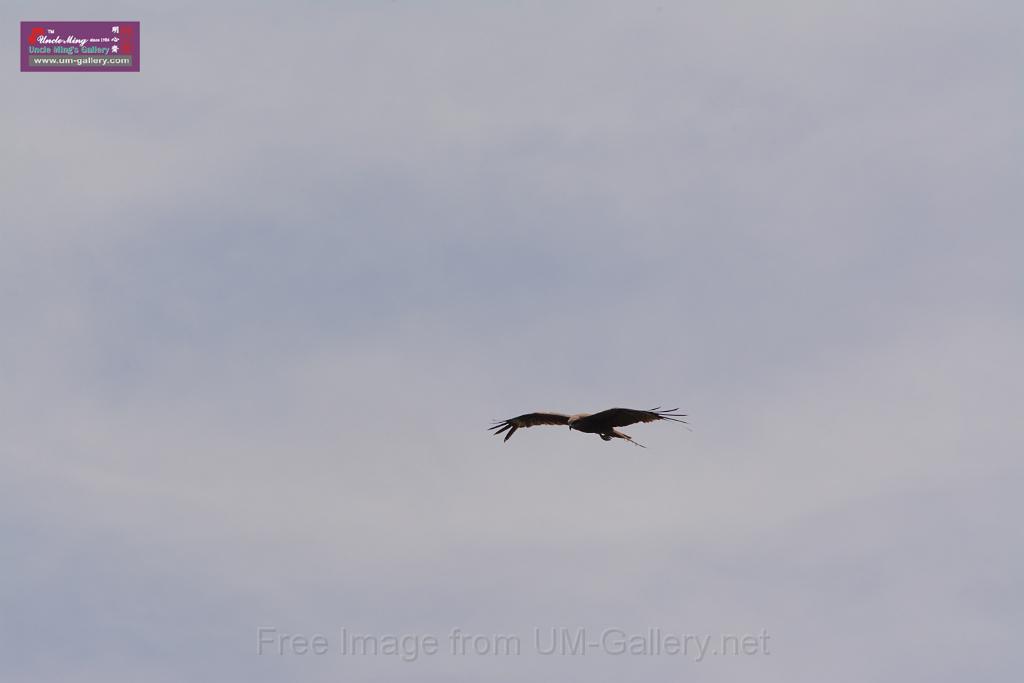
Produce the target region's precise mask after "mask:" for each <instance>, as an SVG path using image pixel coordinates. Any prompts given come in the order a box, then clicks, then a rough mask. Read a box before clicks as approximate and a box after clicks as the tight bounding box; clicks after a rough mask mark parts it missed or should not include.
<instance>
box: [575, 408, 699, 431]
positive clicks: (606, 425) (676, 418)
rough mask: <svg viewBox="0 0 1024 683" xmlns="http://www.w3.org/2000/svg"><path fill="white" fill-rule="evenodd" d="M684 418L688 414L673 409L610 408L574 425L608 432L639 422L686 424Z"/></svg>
mask: <svg viewBox="0 0 1024 683" xmlns="http://www.w3.org/2000/svg"><path fill="white" fill-rule="evenodd" d="M683 417H686V414H685V413H680V412H679V409H678V408H672V409H671V410H662V409H661V408H660V407H658V408H654V409H652V410H633V409H631V408H609V409H608V410H602V411H601V412H600V413H594V414H593V415H589V416H587V417H584V418H581V419H580V420H578V421H577V422H575V423H574V424H579V425H581V426H586V427H589V428H592V429H595V430H597V431H607V430H609V429H614V428H615V427H626V426H627V425H631V424H636V423H637V422H655V421H656V420H672V421H673V422H682V423H683V424H686V420H682V419H680V418H683Z"/></svg>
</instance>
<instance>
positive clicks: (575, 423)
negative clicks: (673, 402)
mask: <svg viewBox="0 0 1024 683" xmlns="http://www.w3.org/2000/svg"><path fill="white" fill-rule="evenodd" d="M683 417H686V414H685V413H680V412H679V409H678V408H672V409H671V410H662V409H661V408H660V407H658V408H654V409H652V410H632V409H630V408H609V409H608V410H602V411H601V412H600V413H594V414H593V415H591V414H590V413H580V414H578V415H562V414H561V413H527V414H526V415H520V416H519V417H512V418H509V419H507V420H500V421H498V422H495V424H494V426H493V427H489V428H488V429H493V430H495V431H494V433H495V434H501V433H502V432H504V431H506V430H507V431H508V434H506V435H505V441H508V440H509V439H510V438H512V435H513V434H515V433H516V430H517V429H521V428H523V427H536V426H537V425H569V429H570V430H573V429H575V430H576V431H577V432H586V433H587V434H597V435H598V436H600V437H601V438H602V439H604V440H605V441H611V440H612V439H625V440H626V441H628V442H630V443H631V444H634V445H636V446H640V447H641V448H646V446H644V445H643V444H640V443H637V442H636V441H633V439H632V438H630V436H629V435H628V434H623V433H622V432H620V431H619V430H617V429H616V427H625V426H627V425H631V424H636V423H637V422H655V421H657V420H672V421H673V422H682V423H683V424H686V420H682V419H680V418H683Z"/></svg>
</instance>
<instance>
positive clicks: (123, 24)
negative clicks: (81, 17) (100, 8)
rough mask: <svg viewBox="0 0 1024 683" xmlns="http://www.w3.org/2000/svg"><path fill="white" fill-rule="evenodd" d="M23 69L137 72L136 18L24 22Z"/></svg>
mask: <svg viewBox="0 0 1024 683" xmlns="http://www.w3.org/2000/svg"><path fill="white" fill-rule="evenodd" d="M20 45H21V49H20V52H21V70H22V71H138V70H139V22H137V21H23V22H21V41H20Z"/></svg>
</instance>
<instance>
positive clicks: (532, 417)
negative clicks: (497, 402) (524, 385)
mask: <svg viewBox="0 0 1024 683" xmlns="http://www.w3.org/2000/svg"><path fill="white" fill-rule="evenodd" d="M566 424H569V416H568V415H562V414H561V413H527V414H526V415H520V416H519V417H512V418H509V419H507V420H501V421H499V422H496V423H494V426H493V427H488V429H493V430H496V431H495V432H494V433H495V434H501V433H502V432H503V431H505V430H506V429H507V430H508V434H506V435H505V441H508V440H509V439H510V438H512V435H513V434H515V433H516V430H517V429H519V428H521V427H536V426H537V425H566Z"/></svg>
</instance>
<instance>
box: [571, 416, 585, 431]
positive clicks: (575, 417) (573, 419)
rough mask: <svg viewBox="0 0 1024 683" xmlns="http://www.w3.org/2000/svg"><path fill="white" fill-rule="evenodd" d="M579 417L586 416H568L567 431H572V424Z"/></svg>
mask: <svg viewBox="0 0 1024 683" xmlns="http://www.w3.org/2000/svg"><path fill="white" fill-rule="evenodd" d="M581 417H586V416H585V415H570V416H569V429H570V430H572V426H573V424H574V423H575V422H576V421H577V420H579V419H580V418H581Z"/></svg>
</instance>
